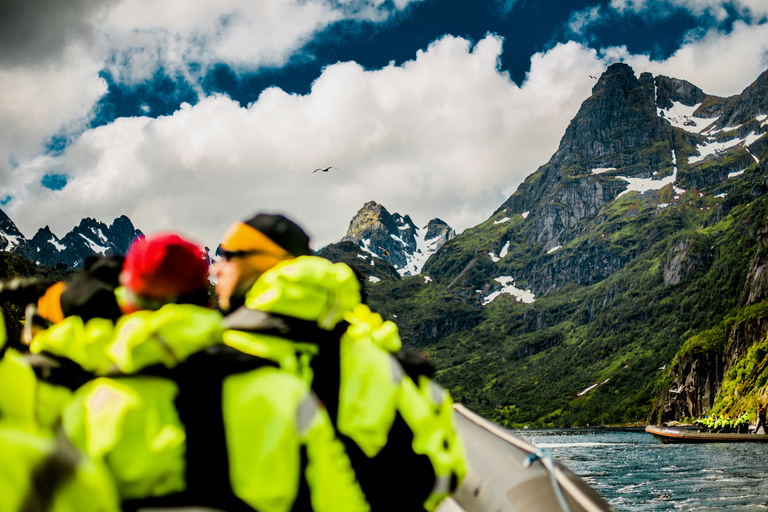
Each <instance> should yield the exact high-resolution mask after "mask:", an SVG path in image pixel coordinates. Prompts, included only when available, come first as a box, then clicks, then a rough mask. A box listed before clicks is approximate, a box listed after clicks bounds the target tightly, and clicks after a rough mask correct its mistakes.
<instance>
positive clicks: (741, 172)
mask: <svg viewBox="0 0 768 512" xmlns="http://www.w3.org/2000/svg"><path fill="white" fill-rule="evenodd" d="M744 171H746V169H742V170H740V171H736V172H729V173H728V177H729V178H735V177H736V176H741V175H742V174H744Z"/></svg>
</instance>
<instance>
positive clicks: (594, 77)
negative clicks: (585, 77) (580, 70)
mask: <svg viewBox="0 0 768 512" xmlns="http://www.w3.org/2000/svg"><path fill="white" fill-rule="evenodd" d="M589 78H592V79H593V80H597V77H596V76H592V75H589Z"/></svg>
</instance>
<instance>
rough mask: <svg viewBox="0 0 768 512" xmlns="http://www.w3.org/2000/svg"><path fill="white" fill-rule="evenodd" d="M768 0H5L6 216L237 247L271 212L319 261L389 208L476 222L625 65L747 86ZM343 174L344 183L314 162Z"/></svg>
mask: <svg viewBox="0 0 768 512" xmlns="http://www.w3.org/2000/svg"><path fill="white" fill-rule="evenodd" d="M767 19H768V1H766V0H728V1H723V0H572V1H567V0H472V1H469V0H258V1H249V0H197V1H196V2H189V1H187V0H68V1H67V2H61V1H59V0H25V1H21V2H20V1H17V0H0V209H2V210H3V211H5V213H6V214H8V216H9V217H10V218H11V219H12V220H13V221H14V222H15V223H16V225H17V226H18V228H19V229H20V230H21V232H22V233H23V234H24V235H25V236H26V237H28V238H31V237H32V236H33V235H34V234H35V232H36V231H37V230H38V229H39V228H41V227H43V226H46V225H47V226H50V229H51V230H52V231H53V232H54V233H55V234H56V235H57V236H59V237H62V236H64V235H65V234H66V233H67V232H68V231H70V230H71V229H72V228H73V227H74V226H75V225H77V224H78V223H79V222H80V219H82V218H84V217H91V218H95V219H97V220H99V221H102V222H105V223H107V224H111V222H112V220H113V219H115V218H116V217H118V216H120V215H127V216H128V217H129V218H130V219H131V220H132V222H133V223H134V225H135V226H136V227H137V228H138V229H140V230H142V231H143V232H145V233H155V232H159V231H169V230H173V231H177V232H179V233H181V234H183V235H186V236H188V237H190V238H192V239H193V240H194V241H196V242H198V243H200V244H203V245H207V246H209V247H215V246H216V245H217V244H218V242H219V240H220V237H221V235H222V234H223V233H224V232H225V231H226V229H227V227H228V226H229V225H230V224H231V223H232V222H234V221H237V220H244V219H247V218H249V217H251V216H252V215H253V214H255V213H257V212H268V213H282V214H284V215H287V216H288V217H290V218H292V219H293V220H295V221H296V222H298V223H299V224H300V225H301V226H303V227H304V228H305V230H306V231H307V232H308V233H309V234H310V236H311V238H312V246H313V248H315V249H319V248H321V247H323V246H324V245H326V244H328V243H333V242H336V241H339V240H340V239H341V238H342V237H343V236H344V235H345V233H346V230H347V228H348V227H349V223H350V221H351V220H352V218H353V217H354V215H355V214H356V213H357V211H358V210H359V209H360V208H361V207H362V206H363V205H364V204H365V203H366V202H368V201H376V202H377V203H379V204H382V205H383V206H384V207H385V208H387V210H388V211H389V212H390V213H395V212H397V213H400V214H401V215H409V216H410V217H411V219H412V220H413V221H414V223H415V224H416V225H417V226H419V227H423V226H426V224H427V223H428V222H429V220H431V219H433V218H440V219H442V220H444V221H446V222H447V223H448V224H449V225H451V226H452V227H453V228H454V229H455V230H456V231H457V232H461V231H463V230H464V229H466V228H469V227H472V226H475V225H477V224H479V223H481V222H483V221H485V220H486V219H487V218H488V217H490V216H491V215H492V214H493V212H494V211H495V210H496V208H498V207H499V206H500V205H501V204H502V203H503V202H504V201H505V200H506V199H507V198H508V197H509V196H510V195H511V194H512V193H513V192H514V191H515V189H516V188H517V186H518V185H519V184H520V183H521V182H522V181H523V180H524V179H525V178H526V177H527V176H528V175H530V174H531V173H533V172H534V171H535V170H536V169H537V168H538V167H539V166H541V165H543V164H544V163H546V162H547V161H548V160H549V159H550V157H551V156H552V154H553V153H554V152H555V150H556V149H557V147H558V144H559V141H560V138H561V137H562V136H563V134H564V132H565V129H566V127H567V126H568V123H569V122H570V120H571V119H572V118H573V117H574V116H575V115H576V113H577V112H578V109H579V107H580V105H581V103H582V102H583V101H584V100H585V99H587V98H588V97H589V96H590V94H591V90H592V87H593V86H594V85H595V80H594V79H593V78H591V77H590V75H593V76H599V75H600V74H601V73H603V72H604V71H605V69H606V68H607V67H608V66H609V65H610V64H613V63H615V62H625V63H627V64H629V65H630V66H632V67H633V69H634V70H635V73H636V74H637V75H638V76H639V74H640V73H642V72H645V71H648V72H651V73H653V74H654V75H666V76H671V77H676V78H681V79H684V80H687V81H689V82H691V83H693V84H695V85H697V86H698V87H700V88H701V89H703V90H704V92H706V93H708V94H714V95H718V96H732V95H735V94H739V93H740V92H741V91H743V90H744V89H745V88H746V87H747V86H749V85H750V84H751V83H752V82H753V81H754V80H755V79H756V78H757V77H758V76H759V75H760V73H762V72H763V71H765V70H766V69H768V21H767ZM328 166H332V167H333V168H332V169H330V170H329V171H328V172H313V171H314V170H315V169H317V168H325V167H328Z"/></svg>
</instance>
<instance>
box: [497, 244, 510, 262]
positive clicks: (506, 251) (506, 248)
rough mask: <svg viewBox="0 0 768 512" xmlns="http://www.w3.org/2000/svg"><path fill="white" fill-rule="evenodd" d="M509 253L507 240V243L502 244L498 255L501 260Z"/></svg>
mask: <svg viewBox="0 0 768 512" xmlns="http://www.w3.org/2000/svg"><path fill="white" fill-rule="evenodd" d="M508 252H509V240H507V243H506V244H504V247H502V248H501V252H500V253H499V258H503V257H504V256H506V255H507V253H508Z"/></svg>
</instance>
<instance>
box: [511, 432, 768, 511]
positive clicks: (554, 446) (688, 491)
mask: <svg viewBox="0 0 768 512" xmlns="http://www.w3.org/2000/svg"><path fill="white" fill-rule="evenodd" d="M513 433H514V434H515V435H518V436H520V437H522V438H524V439H526V440H527V441H529V442H531V443H533V444H535V445H536V446H538V447H540V448H545V449H547V450H549V451H550V452H552V455H554V456H555V458H556V459H557V460H559V461H560V462H562V463H563V464H565V465H566V466H568V468H569V469H570V470H571V471H573V472H574V473H576V474H577V475H579V476H580V477H582V478H583V479H584V480H585V481H586V482H587V483H588V484H590V485H591V486H592V487H593V488H594V489H595V490H596V491H597V492H599V493H600V494H601V495H603V496H604V497H605V498H606V499H607V500H608V502H609V503H610V504H611V505H612V506H613V507H614V508H615V509H616V510H617V511H651V510H654V511H655V510H685V511H689V510H690V511H722V510H729V511H730V510H737V511H752V510H754V511H758V510H761V511H764V510H768V444H763V443H731V444H727V443H717V444H693V445H691V444H688V445H685V444H661V443H660V442H659V441H657V440H656V439H655V438H654V437H653V436H651V435H650V434H646V433H645V432H643V431H641V430H608V429H584V430H578V429H566V430H515V431H513Z"/></svg>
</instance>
